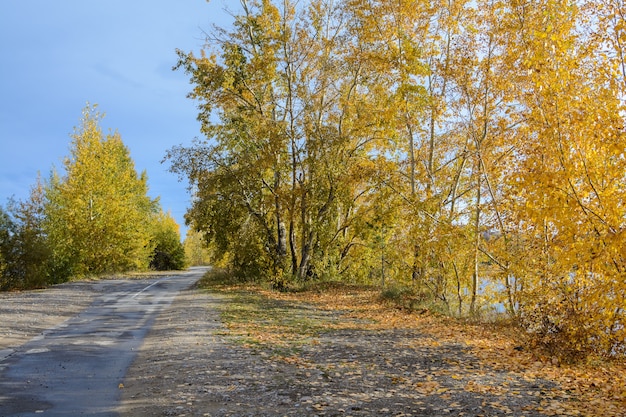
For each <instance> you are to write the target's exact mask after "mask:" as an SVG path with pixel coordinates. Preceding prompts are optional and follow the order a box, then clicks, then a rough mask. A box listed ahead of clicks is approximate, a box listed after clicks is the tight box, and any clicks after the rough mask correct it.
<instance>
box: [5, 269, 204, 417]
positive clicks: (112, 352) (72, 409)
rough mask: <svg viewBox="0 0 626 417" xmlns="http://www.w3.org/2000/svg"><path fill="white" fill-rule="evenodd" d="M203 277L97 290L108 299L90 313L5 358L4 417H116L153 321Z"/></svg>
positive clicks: (192, 274) (185, 275) (115, 283)
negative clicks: (122, 391)
mask: <svg viewBox="0 0 626 417" xmlns="http://www.w3.org/2000/svg"><path fill="white" fill-rule="evenodd" d="M205 272H206V269H205V268H192V269H190V270H188V271H186V272H181V273H180V274H178V275H172V276H164V277H160V278H157V279H150V280H110V281H101V282H97V283H94V285H99V286H101V289H102V294H101V295H100V296H99V297H97V298H96V299H95V300H94V302H93V303H92V304H91V306H89V307H88V308H87V309H85V310H83V311H82V312H81V313H80V314H78V315H77V316H75V317H73V318H71V319H69V320H67V321H65V322H64V323H62V324H61V325H59V326H56V327H55V328H52V329H49V330H47V331H45V332H44V333H43V334H42V335H40V336H37V337H35V338H34V339H32V340H31V341H29V342H28V343H26V344H24V345H22V346H20V347H19V348H16V349H15V350H14V351H13V352H12V353H11V354H10V355H8V356H6V357H4V358H0V416H2V417H17V416H19V417H31V416H64V417H67V416H102V417H104V416H107V417H109V416H116V415H117V414H116V413H115V411H114V410H115V409H116V407H117V405H118V401H119V397H120V388H121V386H120V384H121V383H122V381H123V379H124V375H125V374H126V370H127V369H128V367H129V365H130V364H131V363H132V361H133V359H134V358H135V356H136V351H137V348H138V347H139V346H140V345H141V343H142V341H143V339H144V337H145V335H146V334H147V332H148V330H149V329H150V327H151V326H152V324H153V322H154V319H155V318H156V317H157V316H158V315H159V314H160V313H161V312H162V311H163V310H165V309H166V308H167V307H168V306H169V305H170V304H171V302H172V301H173V300H174V298H175V297H176V295H177V294H178V293H179V292H180V291H182V290H184V289H187V288H189V287H190V286H191V285H193V284H194V283H195V282H196V281H197V280H198V279H200V278H201V277H202V275H203V274H204V273H205Z"/></svg>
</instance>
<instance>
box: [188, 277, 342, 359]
mask: <svg viewBox="0 0 626 417" xmlns="http://www.w3.org/2000/svg"><path fill="white" fill-rule="evenodd" d="M199 286H200V287H201V288H205V289H209V290H211V291H213V292H219V293H221V294H223V295H225V296H226V297H227V298H228V302H227V303H224V304H222V305H221V307H220V309H221V311H220V313H221V318H222V321H223V322H224V324H225V325H226V327H227V328H228V332H227V336H228V337H229V338H230V339H231V340H232V341H233V342H234V343H237V344H241V345H244V346H246V347H250V348H255V349H262V350H266V351H270V352H271V353H273V354H276V355H280V356H290V355H293V354H294V353H296V352H297V351H298V349H299V348H300V347H301V346H302V345H304V344H310V343H316V341H315V338H316V337H318V336H319V335H320V334H321V333H322V332H324V331H327V330H329V329H333V328H337V326H338V324H339V323H340V320H341V319H340V315H338V314H335V313H331V312H328V311H324V310H320V309H318V308H317V307H316V306H315V305H314V304H311V303H307V302H306V301H304V300H297V299H286V298H280V297H279V295H280V294H277V293H274V292H272V291H270V290H268V289H266V288H263V287H262V286H260V285H258V284H253V283H240V282H238V281H237V280H235V279H234V278H233V277H232V276H231V275H229V274H228V273H227V272H224V271H211V272H209V273H207V274H206V275H205V276H204V277H203V278H202V279H201V281H200V283H199Z"/></svg>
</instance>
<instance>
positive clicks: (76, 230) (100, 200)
mask: <svg viewBox="0 0 626 417" xmlns="http://www.w3.org/2000/svg"><path fill="white" fill-rule="evenodd" d="M101 118H102V115H101V114H100V113H99V112H98V111H97V110H96V108H95V107H91V106H88V107H86V108H85V110H84V111H83V119H82V121H81V126H80V127H79V128H77V129H76V130H75V132H74V134H73V135H72V144H71V149H70V156H69V157H68V158H66V159H65V161H64V169H65V173H64V175H63V176H61V175H59V174H53V176H52V178H51V180H50V182H49V184H48V189H47V190H46V198H47V202H46V208H45V222H44V225H45V231H46V234H47V236H48V244H49V245H50V247H51V250H52V252H53V263H54V268H53V271H52V274H54V275H55V276H56V277H57V278H67V277H69V276H80V275H90V274H99V273H103V272H116V271H121V270H128V269H142V268H146V267H147V266H148V262H149V259H150V256H151V254H152V248H151V246H150V237H151V236H150V224H151V219H152V215H153V212H154V210H155V209H156V207H157V203H156V202H155V201H153V200H152V199H150V198H149V197H148V195H147V190H148V189H147V178H146V175H145V173H143V174H141V175H138V174H137V172H136V171H135V167H134V163H133V161H132V159H131V157H130V154H129V151H128V148H126V146H125V145H124V143H123V142H122V139H121V137H120V135H119V134H118V133H117V132H116V133H112V134H107V135H104V134H103V132H102V129H101V128H100V126H99V123H100V120H101Z"/></svg>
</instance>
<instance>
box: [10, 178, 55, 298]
mask: <svg viewBox="0 0 626 417" xmlns="http://www.w3.org/2000/svg"><path fill="white" fill-rule="evenodd" d="M44 205H45V193H44V184H43V182H42V181H41V179H40V178H38V180H37V183H36V184H35V186H33V187H32V188H31V191H30V196H29V198H28V199H26V200H24V201H17V200H10V201H9V204H8V206H7V212H4V211H2V212H0V219H1V220H0V264H1V265H0V277H1V278H0V289H5V290H6V289H14V288H22V289H24V288H40V287H43V286H45V285H47V284H48V283H50V281H51V277H50V276H49V263H50V256H51V251H50V249H49V246H48V241H47V236H46V233H45V231H44V227H43V225H44V220H45V218H44Z"/></svg>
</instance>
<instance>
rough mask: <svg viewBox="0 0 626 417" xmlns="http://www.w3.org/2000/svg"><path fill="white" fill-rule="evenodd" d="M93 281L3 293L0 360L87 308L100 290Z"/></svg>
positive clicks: (0, 307) (0, 309) (0, 304)
mask: <svg viewBox="0 0 626 417" xmlns="http://www.w3.org/2000/svg"><path fill="white" fill-rule="evenodd" d="M100 288H101V286H98V285H94V283H93V282H71V283H67V284H61V285H56V286H54V287H51V288H48V289H45V290H36V291H19V292H7V293H0V359H2V357H3V356H4V355H3V352H8V351H10V349H11V348H13V347H15V346H19V345H22V344H24V343H26V342H28V341H29V340H30V339H32V338H33V337H35V336H38V335H40V334H41V333H42V332H43V331H44V330H46V329H50V328H52V327H55V326H57V325H59V324H61V323H63V322H64V321H65V320H67V319H69V318H70V317H73V316H75V315H76V314H78V313H79V312H81V311H82V310H83V309H85V308H86V307H87V306H88V305H89V304H91V302H92V301H93V298H94V297H95V296H96V295H97V294H98V293H99V292H100Z"/></svg>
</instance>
